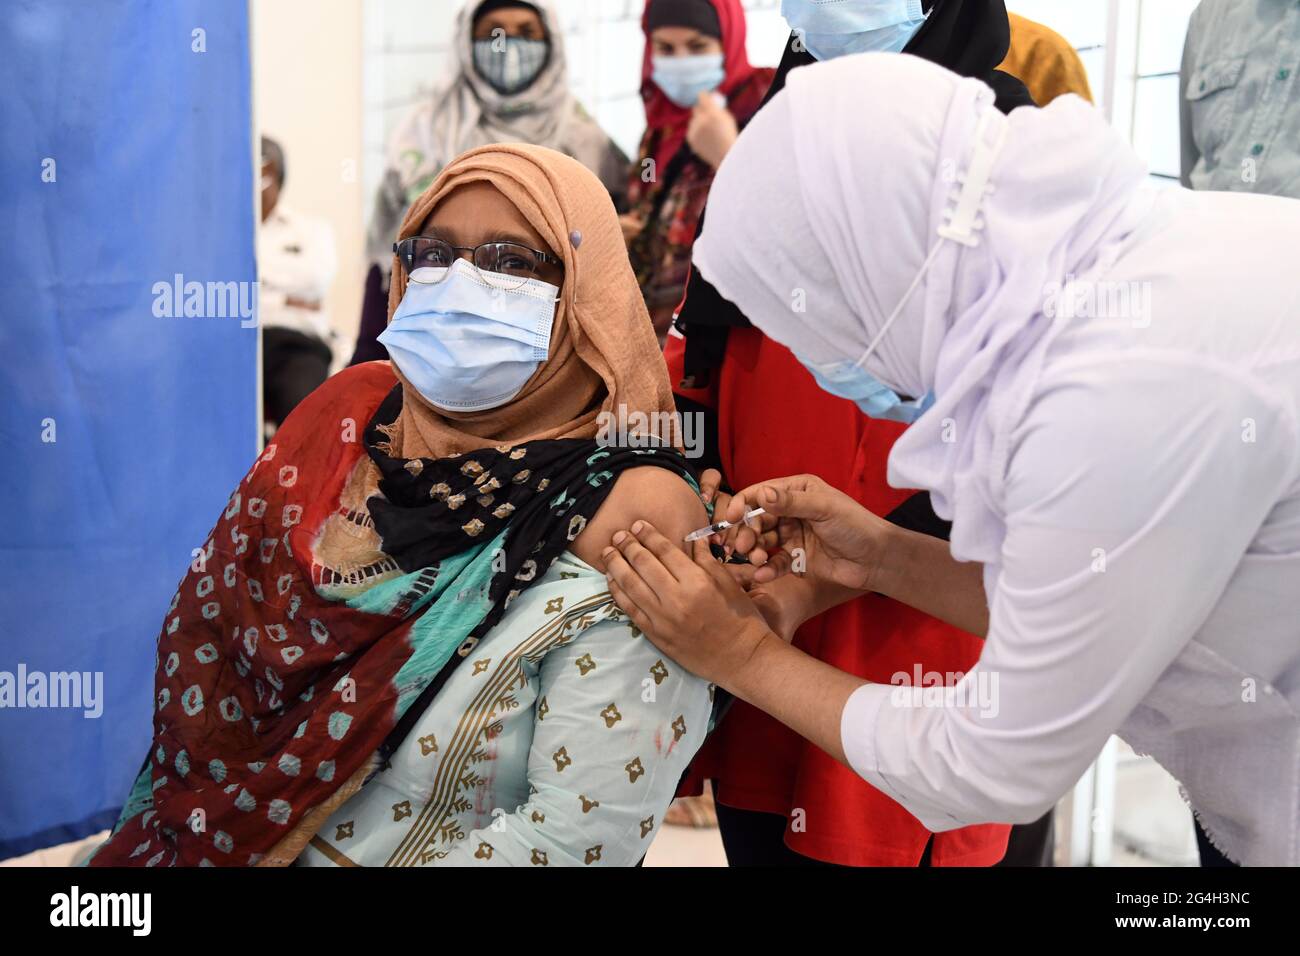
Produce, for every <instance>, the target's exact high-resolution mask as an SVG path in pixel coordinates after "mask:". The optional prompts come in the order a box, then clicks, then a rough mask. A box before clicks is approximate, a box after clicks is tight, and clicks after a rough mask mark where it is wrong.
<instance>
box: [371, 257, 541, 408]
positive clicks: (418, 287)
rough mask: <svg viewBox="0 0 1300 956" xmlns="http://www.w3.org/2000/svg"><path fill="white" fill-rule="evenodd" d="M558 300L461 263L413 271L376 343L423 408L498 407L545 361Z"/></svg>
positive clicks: (533, 285) (533, 286)
mask: <svg viewBox="0 0 1300 956" xmlns="http://www.w3.org/2000/svg"><path fill="white" fill-rule="evenodd" d="M422 274H424V275H422ZM420 278H424V279H425V281H423V282H421V281H419V279H420ZM559 294H560V290H559V289H558V288H556V287H555V286H553V285H551V284H550V283H547V282H542V281H541V280H540V279H526V280H521V279H520V278H518V277H516V276H509V275H502V274H500V273H496V272H482V271H480V270H479V269H477V268H475V266H474V265H473V264H472V263H470V262H468V261H466V260H464V259H457V260H456V261H455V262H454V263H453V264H452V267H451V268H450V269H441V268H438V269H434V268H426V269H417V270H416V271H415V272H414V273H413V274H412V277H411V280H410V281H409V282H408V284H407V286H406V292H405V293H404V294H403V295H402V301H401V303H400V304H399V305H398V306H397V311H396V312H394V313H393V320H392V321H391V322H390V323H389V324H388V328H387V329H385V330H384V332H383V334H381V335H380V336H379V341H380V342H382V343H383V344H384V346H385V347H386V348H387V349H388V354H389V356H390V357H391V358H392V360H393V364H394V365H396V366H397V368H398V369H399V370H400V371H401V373H402V375H403V376H405V377H406V380H407V381H408V382H410V383H411V385H412V387H413V388H414V389H415V390H416V391H417V392H419V393H420V394H421V395H422V396H424V398H425V399H426V400H427V401H428V402H429V404H430V405H433V406H435V407H436V408H441V409H443V410H444V411H449V412H477V411H482V410H484V409H488V408H498V407H500V406H502V405H504V404H506V403H507V402H509V401H510V400H511V399H512V398H514V397H515V396H516V395H518V394H519V391H520V389H522V388H523V387H524V385H525V384H527V382H528V380H529V379H530V378H532V377H533V373H534V372H536V371H537V369H538V366H540V365H541V363H542V362H544V361H546V356H547V353H548V351H549V350H550V345H551V327H552V325H554V323H555V303H556V300H557V298H558V297H559Z"/></svg>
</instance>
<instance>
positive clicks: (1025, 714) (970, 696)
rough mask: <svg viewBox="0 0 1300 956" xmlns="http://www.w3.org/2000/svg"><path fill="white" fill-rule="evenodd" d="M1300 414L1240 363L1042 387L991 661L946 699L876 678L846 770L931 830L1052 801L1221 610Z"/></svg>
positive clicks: (1125, 371) (1014, 506)
mask: <svg viewBox="0 0 1300 956" xmlns="http://www.w3.org/2000/svg"><path fill="white" fill-rule="evenodd" d="M1191 383H1194V384H1195V388H1191V387H1189V386H1190V384H1191ZM1294 427H1295V426H1294V423H1293V422H1291V421H1290V419H1289V418H1288V417H1287V414H1286V413H1285V412H1284V411H1283V410H1282V409H1281V407H1280V406H1279V405H1277V404H1275V403H1273V402H1271V401H1270V400H1269V399H1268V398H1267V397H1264V396H1263V395H1261V394H1260V393H1258V392H1256V391H1255V390H1254V389H1252V388H1251V387H1250V386H1249V385H1247V384H1245V383H1243V382H1240V381H1238V380H1236V379H1235V378H1233V377H1231V376H1229V375H1228V374H1227V373H1221V372H1218V371H1215V370H1212V369H1205V370H1202V371H1199V372H1198V373H1197V375H1196V376H1194V377H1189V376H1188V374H1187V369H1186V368H1184V369H1181V370H1178V373H1177V374H1176V373H1175V370H1174V369H1172V368H1169V367H1166V366H1163V365H1160V364H1158V363H1156V362H1144V363H1135V362H1129V363H1128V364H1127V365H1126V364H1125V362H1124V361H1117V362H1116V363H1115V365H1114V366H1111V367H1110V368H1108V369H1107V370H1106V371H1105V373H1104V374H1103V373H1101V372H1099V371H1097V370H1096V369H1095V367H1093V368H1092V369H1090V370H1083V369H1081V370H1080V371H1078V372H1077V373H1074V374H1073V375H1071V376H1069V380H1067V381H1065V382H1064V383H1063V384H1061V385H1060V386H1058V387H1055V388H1053V389H1052V390H1051V391H1050V392H1048V393H1047V394H1046V395H1043V396H1041V397H1040V398H1039V400H1038V401H1037V402H1036V403H1035V405H1034V407H1033V408H1032V409H1031V410H1030V412H1029V413H1028V415H1027V416H1026V419H1025V421H1024V422H1023V423H1022V425H1021V427H1020V428H1018V429H1017V431H1016V433H1015V434H1014V435H1013V436H1012V444H1011V449H1012V451H1011V457H1010V461H1009V466H1008V474H1007V482H1006V500H1005V502H1004V506H1005V512H1006V524H1007V535H1006V539H1005V541H1004V543H1003V548H1002V562H1001V574H1000V576H999V577H998V578H997V580H996V584H995V585H994V586H993V589H992V593H991V594H990V595H989V597H990V624H989V635H988V640H987V642H986V645H985V648H984V652H983V655H982V656H981V658H980V661H979V664H978V665H977V666H976V667H975V668H974V669H973V670H972V671H971V672H970V673H969V674H967V675H966V676H965V677H964V679H963V680H962V681H961V682H960V683H959V684H957V686H956V690H957V692H958V694H957V695H956V696H957V699H955V700H949V701H946V702H944V703H942V705H939V704H938V703H937V702H936V701H934V700H928V701H927V699H926V698H925V695H921V699H920V700H916V699H912V698H911V697H910V695H909V696H908V697H907V698H906V699H904V695H902V694H900V693H899V692H898V691H897V690H896V689H894V688H891V687H887V686H882V685H866V686H865V687H863V688H860V689H859V690H858V691H857V692H856V693H855V694H854V695H853V696H852V697H851V698H850V700H849V702H848V704H847V705H846V706H845V708H844V712H843V716H842V718H841V735H842V739H843V744H844V748H845V752H846V754H847V756H848V759H849V763H850V765H851V766H852V767H853V768H854V770H856V771H857V772H858V773H859V774H860V775H861V776H863V777H864V778H865V779H866V780H867V781H868V782H870V783H871V784H873V785H875V786H876V787H878V788H880V789H881V790H883V791H884V792H885V793H888V794H890V795H892V796H893V797H894V798H895V799H896V800H898V801H899V802H900V803H902V804H903V805H904V806H905V807H907V809H908V810H910V811H911V812H912V813H913V814H914V815H915V816H916V817H917V818H918V819H920V820H921V822H922V823H924V824H925V825H926V826H927V827H928V828H930V829H931V830H936V831H942V830H949V829H953V828H955V827H959V826H964V825H968V824H973V823H982V822H1009V823H1021V822H1029V821H1032V820H1034V819H1037V818H1038V817H1039V816H1041V815H1042V814H1043V813H1044V812H1046V811H1047V810H1048V809H1050V808H1051V806H1052V805H1053V804H1054V803H1055V801H1056V800H1058V799H1059V798H1060V797H1061V796H1062V795H1063V794H1064V793H1065V792H1066V791H1067V790H1068V789H1069V788H1070V787H1071V786H1072V785H1073V784H1074V783H1075V781H1076V780H1077V779H1078V778H1079V776H1080V774H1081V773H1082V772H1083V771H1084V770H1085V769H1086V767H1087V766H1088V764H1089V763H1090V762H1091V761H1092V760H1093V759H1094V758H1095V757H1096V755H1097V753H1098V752H1099V750H1100V749H1101V747H1102V746H1103V744H1104V743H1105V741H1106V739H1107V738H1108V736H1109V735H1110V734H1112V733H1113V732H1115V731H1116V730H1117V729H1118V728H1119V727H1120V725H1121V724H1122V723H1123V721H1124V720H1125V718H1126V717H1127V716H1128V715H1129V713H1130V712H1131V711H1132V710H1133V709H1134V707H1135V706H1137V704H1138V703H1139V702H1140V701H1141V699H1142V698H1143V696H1144V695H1145V694H1146V693H1147V691H1148V689H1149V688H1150V687H1151V686H1152V685H1153V684H1154V683H1155V681H1156V679H1157V678H1158V677H1159V675H1160V674H1161V673H1162V672H1163V671H1164V669H1165V668H1166V667H1167V666H1168V664H1169V663H1170V662H1171V661H1172V660H1173V659H1174V658H1175V657H1176V656H1177V655H1178V654H1179V652H1180V651H1181V650H1182V649H1183V647H1184V646H1185V645H1186V644H1187V643H1188V641H1189V640H1190V639H1191V638H1192V636H1193V635H1194V634H1195V633H1196V631H1197V630H1198V629H1199V627H1200V626H1201V624H1202V623H1203V622H1204V621H1205V619H1206V617H1207V616H1208V615H1209V613H1210V611H1211V609H1212V608H1213V607H1214V605H1215V603H1216V601H1217V599H1218V597H1219V595H1220V594H1221V593H1222V592H1223V590H1224V588H1225V586H1226V585H1227V583H1228V581H1229V580H1230V578H1231V577H1232V575H1233V572H1234V570H1235V568H1236V565H1237V563H1238V561H1239V559H1240V557H1241V555H1242V554H1243V553H1244V552H1245V550H1246V549H1247V548H1248V547H1249V545H1250V543H1251V540H1252V538H1253V537H1254V536H1255V534H1256V532H1257V531H1258V529H1259V527H1260V525H1261V523H1262V522H1263V520H1264V518H1265V517H1266V515H1267V513H1268V511H1269V509H1270V508H1271V507H1272V506H1273V504H1274V503H1275V502H1276V500H1277V498H1278V496H1279V495H1280V494H1281V493H1282V491H1283V489H1284V487H1285V485H1286V483H1287V482H1289V481H1291V480H1294V472H1295V467H1296V466H1295V454H1296V451H1295V449H1294V447H1292V446H1293V442H1291V441H1290V440H1289V439H1287V438H1285V436H1289V435H1291V434H1293V430H1294ZM963 695H965V696H963Z"/></svg>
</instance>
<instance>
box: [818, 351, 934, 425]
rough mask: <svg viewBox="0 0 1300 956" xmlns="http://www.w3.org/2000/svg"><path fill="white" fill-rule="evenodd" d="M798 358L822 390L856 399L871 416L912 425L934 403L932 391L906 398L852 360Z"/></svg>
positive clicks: (850, 399)
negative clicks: (815, 360) (821, 363)
mask: <svg viewBox="0 0 1300 956" xmlns="http://www.w3.org/2000/svg"><path fill="white" fill-rule="evenodd" d="M796 358H798V356H797V355H796ZM799 361H800V363H801V364H802V365H803V367H804V368H806V369H807V370H808V371H810V372H812V375H813V378H815V379H816V380H817V384H818V385H820V386H821V388H822V390H823V391H827V392H830V393H831V394H832V395H838V396H839V397H840V398H847V399H848V400H849V401H851V402H854V403H855V404H857V406H858V408H860V409H862V413H863V414H864V415H866V416H867V417H868V418H883V419H887V420H889V421H892V422H902V423H904V424H905V425H910V424H912V423H913V422H914V421H916V420H917V419H918V418H920V417H921V416H922V415H924V414H925V413H926V411H928V410H929V408H930V406H931V405H933V404H934V393H933V392H929V393H927V394H925V395H923V396H922V397H921V398H915V399H904V398H902V397H901V396H900V395H899V394H898V393H897V392H895V391H894V390H893V389H892V388H890V387H889V386H888V385H886V384H884V383H883V382H881V381H879V380H878V379H877V378H875V376H873V375H872V374H871V373H870V372H868V371H867V370H866V369H864V368H862V366H860V365H856V364H854V363H853V362H833V363H829V364H824V365H819V364H817V363H815V362H809V361H808V360H807V359H803V358H799Z"/></svg>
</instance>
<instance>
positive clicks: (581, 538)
mask: <svg viewBox="0 0 1300 956" xmlns="http://www.w3.org/2000/svg"><path fill="white" fill-rule="evenodd" d="M638 521H648V522H650V523H651V524H652V525H654V526H655V527H656V528H657V529H659V531H660V532H661V533H662V534H663V535H664V536H665V537H666V538H668V539H669V540H670V541H676V542H677V543H678V544H679V545H680V546H681V548H682V550H683V551H686V545H685V543H684V542H683V541H682V539H683V538H685V537H686V536H687V535H688V534H690V533H691V532H692V531H694V530H695V529H696V528H701V527H703V526H704V525H706V524H708V522H709V518H708V513H707V512H706V511H705V510H704V504H703V503H702V502H701V501H700V497H699V495H697V494H696V493H695V489H694V488H692V487H691V486H690V485H689V484H687V483H686V482H685V481H684V480H683V479H682V477H681V475H679V474H677V473H676V472H674V471H670V470H668V469H667V468H658V467H655V466H649V465H648V466H645V467H642V468H631V469H629V470H627V471H625V472H623V473H622V474H621V475H619V476H618V479H617V481H616V482H615V484H614V490H613V491H611V492H610V493H609V497H608V498H606V499H605V503H604V504H602V505H601V506H600V510H599V511H597V512H596V515H595V517H593V518H592V519H591V520H590V521H589V522H587V527H586V529H585V530H584V531H583V532H582V534H580V535H578V540H576V541H574V542H573V544H572V545H571V546H570V547H569V550H570V551H572V552H573V553H574V554H575V555H576V556H577V557H579V558H580V559H582V560H583V561H586V562H587V563H588V564H590V565H591V566H592V567H593V568H595V569H596V570H598V571H602V572H603V571H604V570H605V563H604V562H603V561H602V560H601V559H600V553H601V552H602V551H604V550H605V549H606V548H607V547H609V545H610V540H611V539H612V538H613V537H614V535H615V534H616V533H617V532H619V531H626V530H627V529H628V528H630V527H632V525H633V524H635V523H636V522H638ZM688 553H689V552H688Z"/></svg>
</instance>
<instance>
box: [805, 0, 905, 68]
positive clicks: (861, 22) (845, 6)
mask: <svg viewBox="0 0 1300 956" xmlns="http://www.w3.org/2000/svg"><path fill="white" fill-rule="evenodd" d="M781 15H782V16H783V17H785V19H786V22H787V23H789V24H790V28H791V29H792V30H794V31H795V32H796V33H797V34H798V35H799V38H800V39H801V40H802V41H803V44H804V46H805V47H806V48H807V50H808V52H809V53H811V54H812V55H813V56H815V57H816V58H817V59H819V60H833V59H835V58H836V57H837V56H848V55H849V54H850V53H901V52H902V51H903V48H904V47H905V46H907V44H908V42H909V41H910V40H911V39H912V37H914V36H916V33H917V31H918V30H920V29H921V27H922V26H923V25H924V23H925V11H924V10H923V9H922V8H921V0H781Z"/></svg>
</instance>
